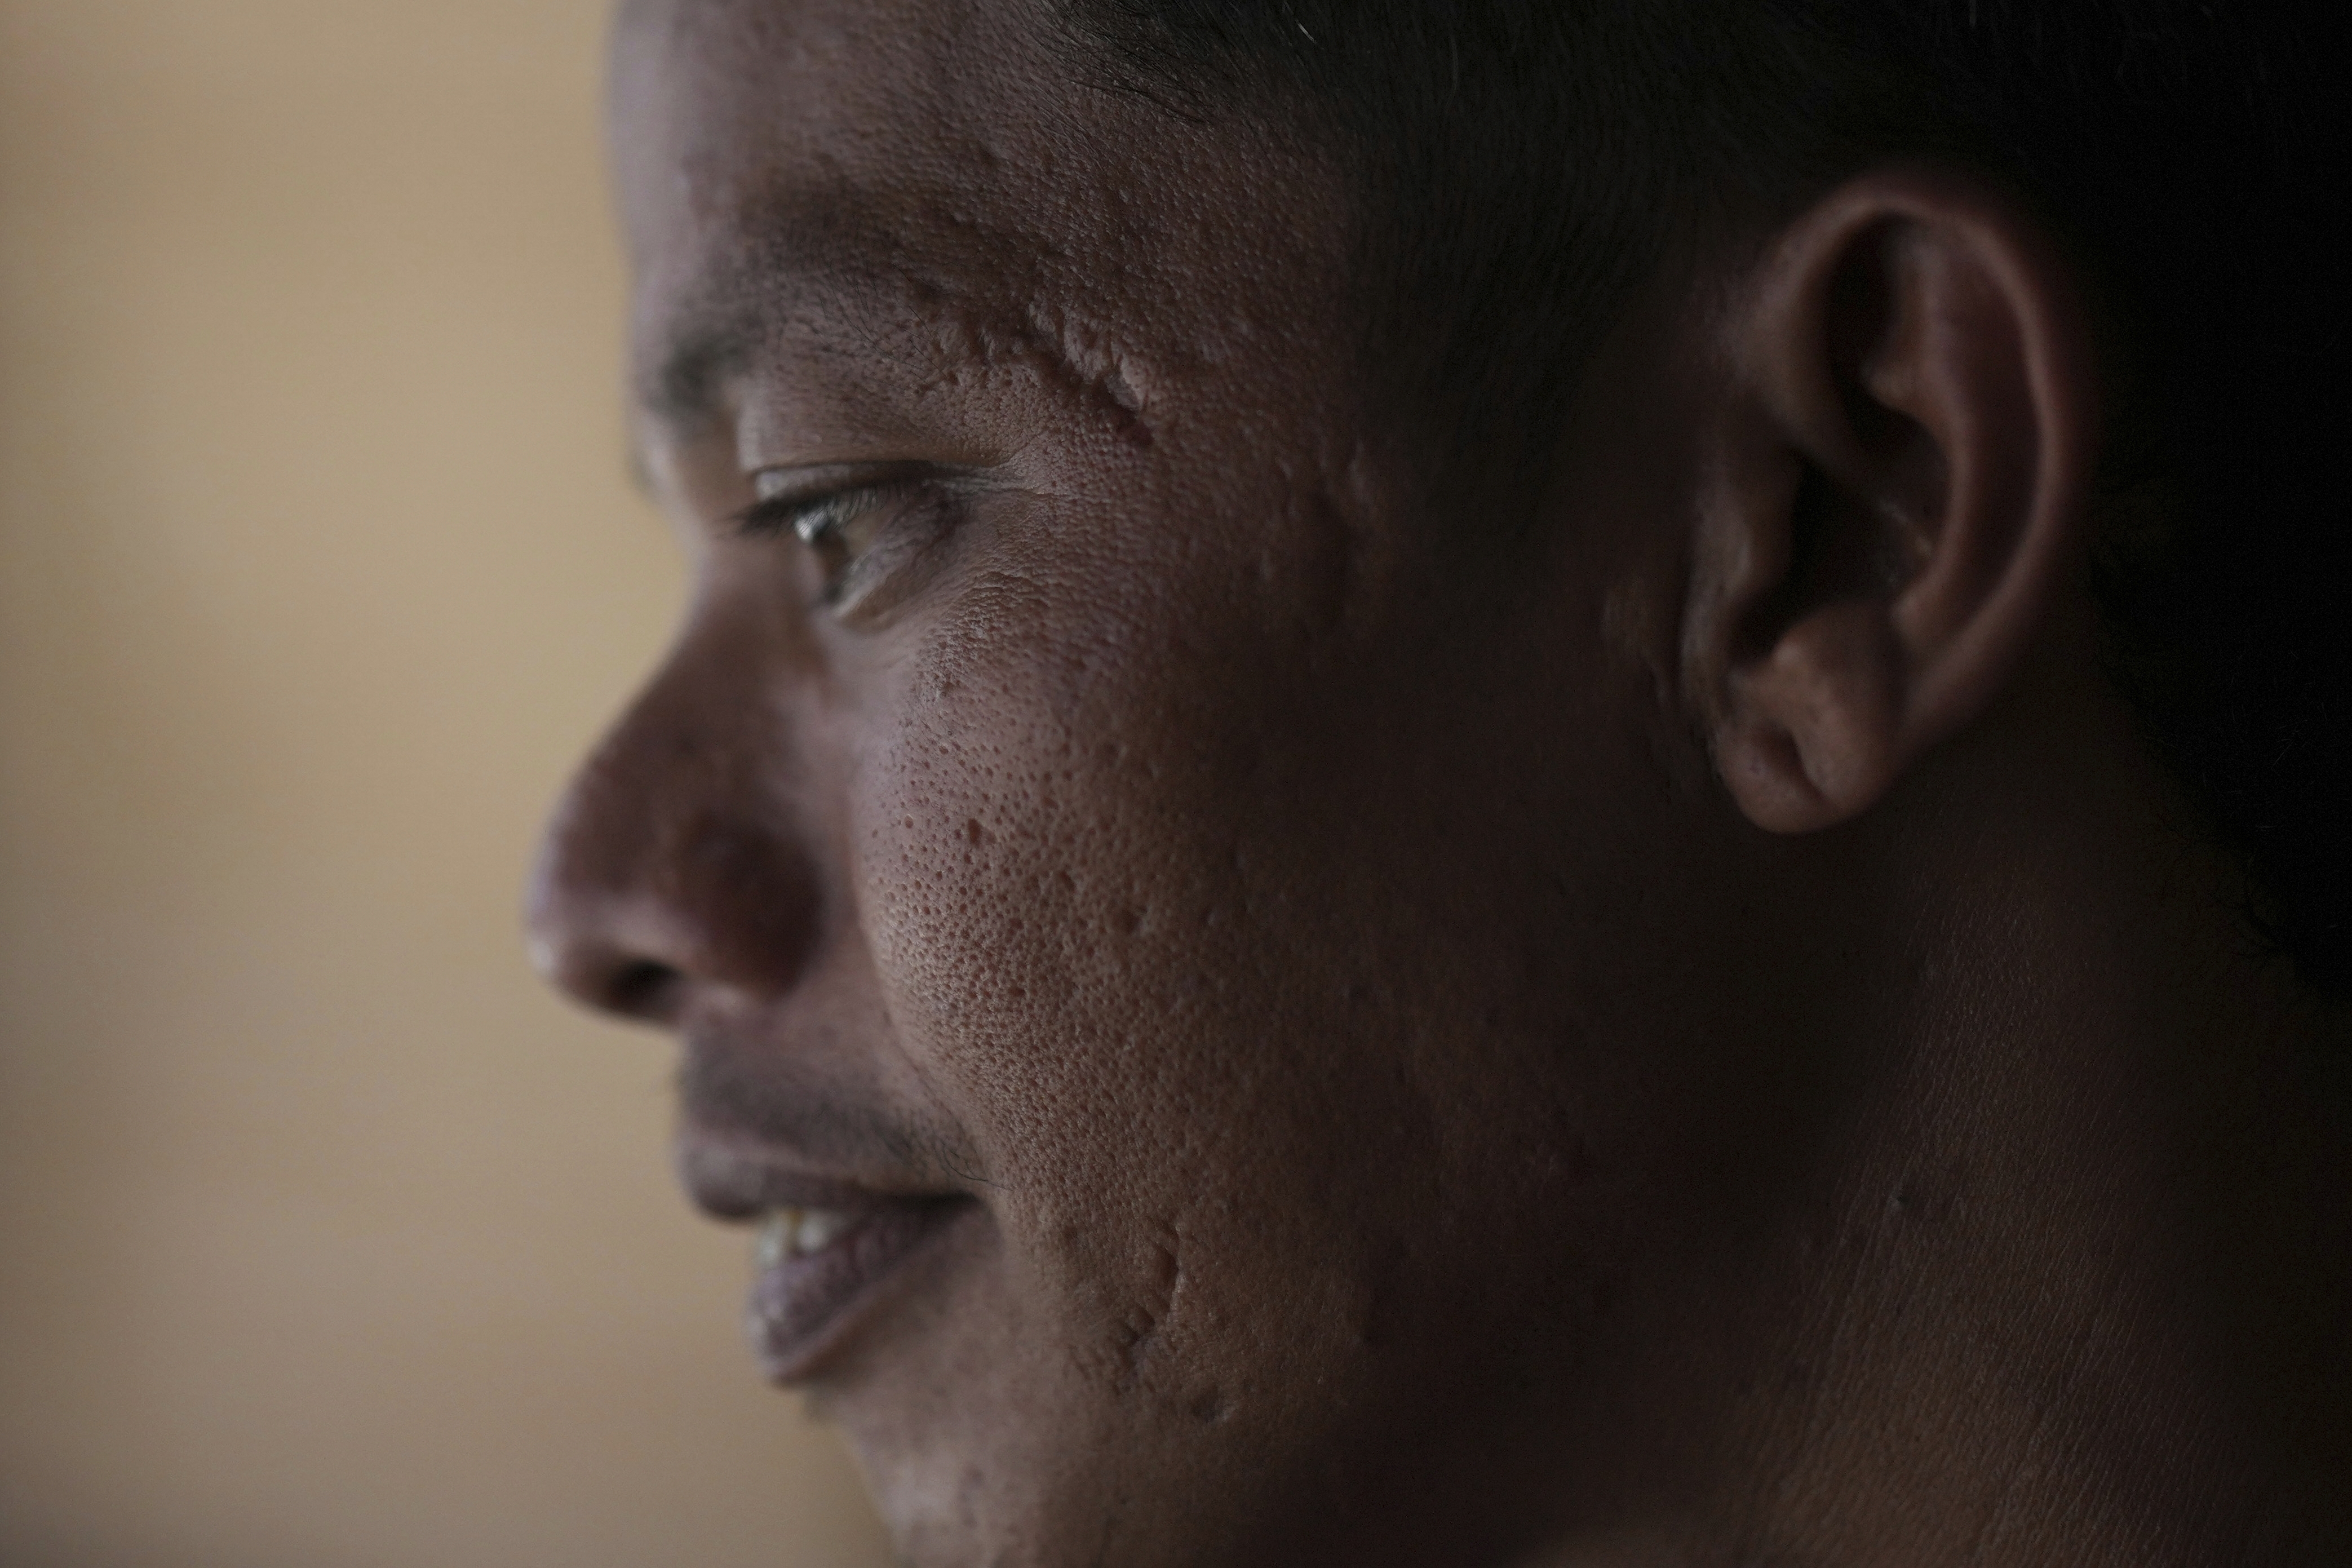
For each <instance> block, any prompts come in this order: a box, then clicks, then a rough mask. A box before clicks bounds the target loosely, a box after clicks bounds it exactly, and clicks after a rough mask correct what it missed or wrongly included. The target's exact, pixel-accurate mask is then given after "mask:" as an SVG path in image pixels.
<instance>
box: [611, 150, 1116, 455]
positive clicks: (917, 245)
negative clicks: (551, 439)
mask: <svg viewBox="0 0 2352 1568" xmlns="http://www.w3.org/2000/svg"><path fill="white" fill-rule="evenodd" d="M1074 271H1075V269H1074V268H1072V267H1071V266H1070V265H1069V263H1068V258H1067V257H1066V255H1065V254H1063V253H1062V252H1060V251H1059V250H1057V249H1056V248H1055V247H1052V246H1050V245H1048V244H1045V243H1044V242H1042V241H1040V240H1038V239H1036V238H1034V237H1030V236H1026V235H1023V234H1019V233H1016V232H1014V231H1012V230H1009V229H1004V228H1003V227H1000V226H992V225H988V224H986V223H984V222H982V221H980V220H977V219H975V218H972V217H971V216H967V215H963V214H953V213H949V212H947V211H945V210H944V209H943V208H942V209H941V210H934V211H928V212H918V213H917V215H916V216H913V217H912V218H910V219H908V220H904V221H898V222H893V221H890V220H888V219H887V218H886V217H885V216H883V215H881V214H879V213H877V211H876V210H875V209H874V207H873V205H871V204H870V203H868V202H866V201H864V200H862V199H860V198H858V197H856V196H854V195H847V194H843V193H811V192H797V193H793V194H792V195H787V196H783V197H779V198H775V199H773V200H772V201H770V202H769V203H767V204H764V205H762V206H761V208H760V209H759V210H757V211H756V212H755V213H754V214H753V215H752V216H751V217H750V218H749V219H748V220H747V221H746V222H745V223H744V224H743V226H741V228H740V230H739V231H738V232H737V233H736V234H735V235H734V236H733V237H732V240H731V243H730V247H729V248H728V250H727V251H726V253H725V254H724V255H723V256H722V257H720V258H719V259H717V260H716V261H714V262H712V263H710V264H709V265H708V266H707V267H706V268H705V270H704V273H703V276H702V277H701V279H699V280H698V282H697V283H696V284H695V285H693V286H692V287H691V288H690V289H688V292H687V301H688V302H687V303H686V304H685V305H684V306H683V307H682V308H681V309H679V310H677V313H676V316H675V318H674V320H673V321H672V323H671V324H670V325H669V327H668V328H667V340H666V341H665V342H662V343H661V344H659V345H658V352H657V353H656V354H655V355H654V356H653V357H652V358H651V360H650V361H649V363H648V367H647V371H648V373H647V374H646V376H645V377H644V378H643V381H642V384H641V385H640V388H639V395H640V398H641V400H642V401H643V402H644V404H645V405H646V408H647V409H648V410H649V411H651V412H652V413H654V414H656V416H660V417H663V418H665V419H667V420H668V421H669V422H671V423H673V424H679V425H685V424H691V423H693V422H695V421H696V420H698V419H699V418H702V417H705V416H709V414H710V413H712V412H713V411H714V410H715V408H716V406H717V405H718V403H719V399H720V396H721V395H722V393H723V390H724V387H725V385H726V384H727V383H728V382H729V381H730V380H731V379H733V378H734V377H736V376H738V375H740V374H743V373H744V372H746V371H747V370H748V369H749V368H750V367H751V365H752V364H753V363H756V362H757V361H758V359H759V358H760V357H761V354H762V353H763V352H770V351H772V350H773V348H774V347H775V346H776V345H777V344H779V343H780V342H784V341H787V340H789V341H791V342H794V343H795V344H796V345H799V346H803V347H815V348H817V349H818V350H820V351H821V352H824V353H833V354H838V355H842V356H845V357H853V358H857V359H862V360H865V361H868V362H878V363H890V364H898V365H902V366H905V367H907V368H908V369H911V370H914V371H916V372H917V373H918V374H919V376H921V377H922V378H923V379H921V380H920V381H919V384H918V388H917V389H918V391H930V390H935V389H937V388H939V387H941V386H944V385H946V384H949V383H950V382H951V381H953V380H955V379H957V378H958V377H959V376H961V374H964V373H966V372H968V371H969V370H971V368H973V367H980V368H982V369H987V368H993V367H998V366H1005V365H1023V366H1026V367H1028V368H1029V369H1030V370H1031V371H1032V372H1033V374H1035V375H1036V376H1037V377H1038V379H1039V380H1040V381H1041V382H1043V383H1044V384H1046V385H1048V386H1050V387H1053V388H1055V390H1057V391H1059V392H1060V393H1061V394H1062V395H1064V396H1065V397H1066V398H1067V399H1068V400H1069V401H1070V402H1071V403H1073V404H1074V405H1077V406H1078V407H1080V408H1082V409H1084V410H1087V412H1090V413H1091V414H1093V415H1094V416H1097V417H1098V418H1100V419H1102V420H1104V421H1105V422H1106V423H1108V425H1109V426H1111V427H1112V429H1113V430H1114V431H1115V432H1116V433H1117V434H1118V437H1119V438H1120V439H1122V440H1124V441H1126V442H1128V443H1129V444H1130V445H1133V446H1138V447H1148V446H1150V444H1151V440H1152V430H1151V421H1150V398H1151V384H1152V377H1151V375H1150V373H1149V371H1148V369H1147V368H1146V366H1145V365H1144V363H1143V362H1142V360H1141V357H1140V356H1139V355H1138V354H1136V353H1134V352H1133V351H1132V350H1131V349H1130V348H1129V347H1128V346H1127V345H1126V344H1125V343H1124V342H1122V334H1120V333H1119V332H1118V331H1116V329H1115V328H1114V327H1112V326H1111V325H1110V324H1108V321H1106V319H1105V314H1104V312H1103V311H1101V310H1098V309H1089V308H1088V307H1087V303H1086V302H1085V301H1083V300H1082V299H1081V298H1080V295H1081V292H1082V290H1081V289H1080V287H1079V285H1078V282H1077V280H1076V278H1075V277H1074Z"/></svg>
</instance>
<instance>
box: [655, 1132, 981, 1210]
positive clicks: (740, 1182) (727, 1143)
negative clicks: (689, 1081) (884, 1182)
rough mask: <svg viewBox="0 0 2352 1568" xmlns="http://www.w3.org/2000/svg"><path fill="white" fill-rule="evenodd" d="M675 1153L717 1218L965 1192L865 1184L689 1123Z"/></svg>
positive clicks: (692, 1190)
mask: <svg viewBox="0 0 2352 1568" xmlns="http://www.w3.org/2000/svg"><path fill="white" fill-rule="evenodd" d="M673 1152H674V1157H675V1159H676V1162H677V1173H678V1178H679V1180H680V1181H681V1182H683V1183H684V1184H685V1186H686V1190H687V1193H688V1195H689V1196H690V1197H692V1199H693V1200H694V1204H695V1206H696V1207H697V1208H699V1209H700V1210H702V1212H703V1213H705V1214H707V1215H709V1216H710V1217H711V1218H713V1219H718V1220H731V1221H742V1220H750V1219H756V1218H758V1217H759V1216H760V1215H763V1214H766V1213H768V1212H769V1211H770V1210H772V1209H783V1208H795V1209H830V1210H834V1211H835V1212H837V1213H843V1214H849V1215H860V1214H870V1213H873V1212H874V1211H876V1210H877V1209H881V1208H886V1207H888V1206H890V1205H895V1204H901V1203H909V1202H924V1201H931V1200H937V1199H940V1198H946V1197H957V1196H961V1195H963V1194H957V1193H951V1192H940V1191H936V1190H933V1191H923V1192H914V1191H891V1190H887V1189H885V1188H881V1187H877V1186H870V1185H866V1184H860V1183H857V1182H854V1181H849V1180H845V1179H844V1178H842V1177H840V1176H837V1175H834V1174H830V1173H821V1172H815V1171H811V1170H808V1169H805V1168H803V1167H802V1166H799V1165H797V1164H795V1163H793V1162H792V1161H790V1160H788V1159H785V1158H782V1157H781V1156H779V1155H776V1154H774V1153H772V1152H769V1151H766V1150H763V1149H758V1148H746V1147H744V1146H743V1145H742V1144H740V1143H739V1142H733V1141H731V1140H729V1139H724V1138H720V1137H718V1136H716V1135H713V1134H710V1133H709V1132H705V1131H698V1130H696V1129H693V1128H691V1127H689V1128H686V1129H684V1130H681V1131H679V1133H678V1135H677V1143H676V1145H675V1147H674V1151H673Z"/></svg>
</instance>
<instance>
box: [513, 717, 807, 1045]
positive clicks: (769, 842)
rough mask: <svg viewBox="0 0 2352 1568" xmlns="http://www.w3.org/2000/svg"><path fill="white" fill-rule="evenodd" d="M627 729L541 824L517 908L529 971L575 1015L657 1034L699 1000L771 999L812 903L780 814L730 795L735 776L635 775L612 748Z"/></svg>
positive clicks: (681, 771)
mask: <svg viewBox="0 0 2352 1568" xmlns="http://www.w3.org/2000/svg"><path fill="white" fill-rule="evenodd" d="M628 730H629V727H628V726H626V725H625V726H624V727H623V731H622V732H621V733H619V734H617V735H616V736H615V738H614V742H613V743H612V744H610V745H608V747H607V748H606V749H604V750H603V751H601V752H599V754H598V755H597V756H596V757H594V758H592V759H591V761H590V762H589V763H588V765H587V766H585V767H583V769H582V770H581V773H580V776H579V777H578V778H577V779H575V780H574V781H573V784H572V789H571V791H570V793H569V794H568V795H566V796H565V799H564V801H563V803H562V805H561V806H560V807H559V808H558V809H557V811H556V812H555V814H554V816H553V818H552V819H551V822H550V823H549V826H548V830H547V836H546V838H545V841H544V843H543V845H542V847H541V854H540V859H539V864H538V865H537V867H536V868H534V869H533V872H532V875H531V879H530V888H529V890H528V893H527V896H526V900H525V905H524V928H525V931H526V933H527V937H528V941H529V945H530V957H531V962H532V964H533V966H534V967H536V968H537V969H538V971H539V973H541V975H542V976H543V977H545V979H546V980H547V982H548V983H549V984H551V985H553V986H554V987H555V988H556V989H557V990H559V991H561V992H562V993H563V994H566V995H568V996H570V997H571V998H572V999H573V1000H574V1001H576V1002H578V1003H580V1004H581V1005H583V1006H586V1007H589V1008H591V1009H593V1010H594V1011H597V1012H601V1013H609V1014H614V1015H616V1016H621V1017H625V1018H630V1019H635V1020H638V1021H640V1022H646V1023H652V1024H656V1025H663V1026H675V1025H676V1024H677V1021H678V1019H679V1017H680V1016H681V1014H682V1013H683V1012H684V1010H685V1009H686V1008H687V1006H688V1005H689V1003H690V1002H691V1001H692V999H693V997H694V996H695V995H696V994H697V993H698V992H703V991H709V990H714V989H725V990H729V991H732V992H735V993H738V994H745V995H749V996H752V997H758V998H772V997H774V996H777V995H780V994H782V993H783V992H784V991H786V990H788V989H790V988H791V987H792V986H793V984H795V983H796V982H797V980H798V978H799V976H800V974H801V973H802V972H803V970H804V969H805V967H806V966H807V964H808V963H809V962H810V960H811V957H812V954H813V950H814V945H815V942H816V940H817V927H818V914H819V908H818V906H819V901H820V900H819V899H818V896H817V889H818V882H817V870H816V867H815V865H814V862H813V861H812V859H811V858H810V854H809V850H808V847H806V845H805V844H804V843H803V842H802V838H803V836H802V835H801V834H799V833H798V832H796V831H795V830H794V827H793V822H792V821H791V820H790V816H791V814H790V813H789V811H785V810H783V809H782V808H781V807H780V806H779V805H778V804H777V803H776V802H775V801H774V800H773V798H772V797H768V798H766V799H765V800H762V799H761V797H760V796H759V795H758V794H757V793H756V792H751V791H743V790H738V789H734V788H730V787H727V786H726V784H725V779H726V777H727V776H728V775H729V774H731V773H733V772H734V770H727V772H726V773H714V772H713V771H712V770H709V769H703V768H691V767H688V768H665V767H656V766H650V765H642V759H640V760H639V763H637V764H634V765H633V763H631V761H630V760H629V759H628V758H626V757H625V756H624V755H621V754H619V753H618V752H616V751H615V749H614V748H615V747H626V746H627V745H628V744H629V743H630V742H629V738H628ZM655 750H656V751H657V752H664V753H668V752H670V751H671V748H667V747H657V748H655ZM747 796H748V797H749V798H747Z"/></svg>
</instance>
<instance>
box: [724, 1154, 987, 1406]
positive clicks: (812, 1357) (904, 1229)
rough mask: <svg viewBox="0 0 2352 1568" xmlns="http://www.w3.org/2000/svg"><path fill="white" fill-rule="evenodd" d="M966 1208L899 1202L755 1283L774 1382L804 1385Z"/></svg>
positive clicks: (765, 1358)
mask: <svg viewBox="0 0 2352 1568" xmlns="http://www.w3.org/2000/svg"><path fill="white" fill-rule="evenodd" d="M971 1206H972V1205H971V1203H970V1202H968V1201H961V1200H955V1199H949V1200H944V1201H939V1202H926V1203H895V1204H891V1205H887V1206H886V1207H883V1208H879V1209H877V1210H875V1211H874V1212H873V1213H871V1214H869V1215H866V1216H865V1217H863V1218H862V1219H860V1220H859V1221H858V1222H857V1223H856V1225H854V1226H851V1227H850V1228H849V1229H847V1230H845V1231H844V1232H843V1233H842V1234H841V1235H839V1236H837V1237H835V1238H834V1239H833V1240H832V1241H831V1242H830V1243H828V1244H827V1245H825V1246H824V1247H819V1248H818V1249H817V1250H816V1251H814V1252H810V1253H804V1254H803V1255H801V1256H799V1257H796V1258H782V1259H781V1260H780V1261H778V1262H776V1263H774V1264H772V1265H770V1266H769V1267H768V1268H763V1269H761V1271H760V1272H759V1274H758V1275H757V1276H756V1277H754V1279H752V1281H751V1311H750V1326H751V1342H752V1345H753V1347H754V1348H755V1349H756V1350H757V1351H758V1352H759V1356H760V1363H761V1368H762V1370H763V1371H765V1372H766V1373H767V1375H768V1379H769V1381H771V1382H772V1383H779V1384H794V1383H801V1382H804V1381H805V1380H807V1379H808V1378H809V1377H810V1376H811V1375H813V1374H814V1373H815V1371H816V1370H817V1367H818V1364H819V1363H821V1362H823V1361H824V1359H825V1358H826V1357H827V1356H828V1355H829V1354H831V1353H832V1352H833V1351H834V1350H835V1349H836V1348H837V1347H838V1346H839V1345H840V1344H841V1343H842V1342H843V1341H844V1340H845V1339H846V1338H847V1337H848V1335H849V1333H850V1331H852V1329H853V1328H854V1327H855V1326H856V1322H857V1321H858V1320H860V1319H862V1318H864V1317H866V1315H867V1310H868V1309H870V1308H871V1307H873V1306H874V1305H875V1304H876V1303H877V1301H878V1300H879V1299H880V1298H881V1296H882V1295H883V1294H884V1293H885V1292H884V1291H883V1290H882V1289H880V1287H881V1286H882V1285H883V1284H884V1283H885V1282H886V1280H887V1278H888V1277H889V1276H891V1275H894V1274H898V1273H901V1272H903V1265H905V1264H906V1263H907V1261H908V1259H909V1258H912V1257H913V1256H914V1255H915V1254H916V1253H917V1252H918V1251H919V1250H921V1249H922V1247H924V1245H925V1244H926V1243H928V1242H929V1241H930V1240H932V1239H933V1238H934V1237H937V1236H938V1235H939V1234H940V1232H941V1231H943V1230H945V1229H946V1228H947V1227H948V1226H950V1225H951V1224H953V1223H954V1222H955V1220H956V1219H957V1218H958V1217H959V1216H960V1215H962V1214H963V1213H964V1212H965V1211H966V1210H968V1209H970V1208H971Z"/></svg>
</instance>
